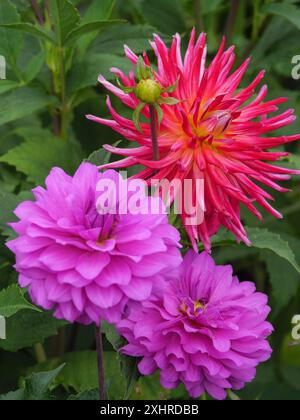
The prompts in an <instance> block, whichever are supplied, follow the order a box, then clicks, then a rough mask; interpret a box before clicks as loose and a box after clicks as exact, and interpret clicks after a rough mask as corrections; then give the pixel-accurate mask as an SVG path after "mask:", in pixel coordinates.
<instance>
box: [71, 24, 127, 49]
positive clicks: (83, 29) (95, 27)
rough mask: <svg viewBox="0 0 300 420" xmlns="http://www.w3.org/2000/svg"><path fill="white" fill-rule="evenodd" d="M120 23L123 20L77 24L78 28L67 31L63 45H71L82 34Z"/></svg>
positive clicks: (96, 31)
mask: <svg viewBox="0 0 300 420" xmlns="http://www.w3.org/2000/svg"><path fill="white" fill-rule="evenodd" d="M120 23H124V20H117V19H115V20H103V21H96V22H89V23H85V24H82V25H80V26H78V28H76V29H74V30H73V31H71V32H70V33H69V35H68V36H67V38H66V40H65V46H67V47H68V46H71V45H72V44H73V43H75V42H77V41H78V39H80V38H81V37H82V36H84V35H87V34H90V33H98V32H99V31H100V30H101V29H104V28H106V27H109V26H113V25H119V24H120Z"/></svg>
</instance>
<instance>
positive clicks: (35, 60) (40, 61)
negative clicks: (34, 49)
mask: <svg viewBox="0 0 300 420" xmlns="http://www.w3.org/2000/svg"><path fill="white" fill-rule="evenodd" d="M44 60H45V54H44V52H43V51H42V52H40V53H39V54H36V55H34V56H33V57H32V58H31V60H29V62H28V64H27V66H26V68H25V72H24V76H25V79H26V83H30V82H32V80H34V79H35V78H36V76H37V75H38V74H39V72H40V71H41V70H42V68H43V66H44Z"/></svg>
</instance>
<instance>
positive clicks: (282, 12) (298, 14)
mask: <svg viewBox="0 0 300 420" xmlns="http://www.w3.org/2000/svg"><path fill="white" fill-rule="evenodd" d="M262 11H263V12H265V13H271V14H273V15H277V16H281V17H284V18H285V19H287V20H288V21H289V22H291V23H292V24H293V25H295V26H296V28H297V29H300V10H299V7H297V6H296V5H294V4H287V3H274V4H267V5H266V6H264V7H263V9H262Z"/></svg>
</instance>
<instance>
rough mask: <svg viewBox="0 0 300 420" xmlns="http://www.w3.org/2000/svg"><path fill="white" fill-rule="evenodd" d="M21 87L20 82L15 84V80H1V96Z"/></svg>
mask: <svg viewBox="0 0 300 420" xmlns="http://www.w3.org/2000/svg"><path fill="white" fill-rule="evenodd" d="M19 87H20V84H19V82H15V81H14V80H1V83H0V95H2V94H4V93H7V92H10V91H12V90H15V89H18V88H19Z"/></svg>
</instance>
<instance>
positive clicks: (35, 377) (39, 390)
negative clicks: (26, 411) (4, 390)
mask: <svg viewBox="0 0 300 420" xmlns="http://www.w3.org/2000/svg"><path fill="white" fill-rule="evenodd" d="M63 368H64V365H61V366H59V367H58V368H57V369H55V370H52V371H49V372H40V373H33V374H32V375H30V376H28V377H27V378H25V380H24V383H23V386H22V388H21V389H19V390H18V391H15V392H11V393H9V394H7V395H2V396H0V400H2V401H4V400H26V401H43V400H50V399H51V395H50V391H49V388H50V385H51V384H52V382H53V381H54V379H55V378H56V377H57V375H58V374H59V373H60V372H61V370H62V369H63Z"/></svg>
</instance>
